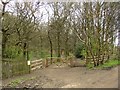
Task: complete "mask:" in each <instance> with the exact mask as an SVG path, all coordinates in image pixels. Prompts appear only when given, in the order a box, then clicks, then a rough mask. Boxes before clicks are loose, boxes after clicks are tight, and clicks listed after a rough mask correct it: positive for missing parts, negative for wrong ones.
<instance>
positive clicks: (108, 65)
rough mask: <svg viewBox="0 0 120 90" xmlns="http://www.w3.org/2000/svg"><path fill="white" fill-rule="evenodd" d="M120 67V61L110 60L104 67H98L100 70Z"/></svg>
mask: <svg viewBox="0 0 120 90" xmlns="http://www.w3.org/2000/svg"><path fill="white" fill-rule="evenodd" d="M117 65H120V61H118V60H109V61H108V62H106V63H104V64H103V65H100V66H98V68H106V67H114V66H117Z"/></svg>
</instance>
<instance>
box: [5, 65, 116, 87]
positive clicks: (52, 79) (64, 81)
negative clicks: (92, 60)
mask: <svg viewBox="0 0 120 90" xmlns="http://www.w3.org/2000/svg"><path fill="white" fill-rule="evenodd" d="M18 78H22V80H21V81H19V82H17V85H14V84H16V83H15V80H16V79H18ZM13 80H14V83H12V84H13V85H11V84H10V82H11V81H13ZM3 86H5V87H6V86H12V87H13V86H15V87H28V88H33V87H35V88H41V87H42V88H117V87H118V67H114V68H112V69H110V70H88V69H87V68H85V67H74V68H70V67H67V66H65V67H56V65H52V66H50V67H48V68H45V69H42V70H37V71H34V72H33V73H31V74H28V75H24V76H20V77H15V78H11V79H7V80H4V81H3Z"/></svg>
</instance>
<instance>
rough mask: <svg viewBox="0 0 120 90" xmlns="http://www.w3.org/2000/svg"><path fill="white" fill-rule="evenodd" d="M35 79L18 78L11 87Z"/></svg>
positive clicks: (11, 83)
mask: <svg viewBox="0 0 120 90" xmlns="http://www.w3.org/2000/svg"><path fill="white" fill-rule="evenodd" d="M33 79H35V77H31V78H18V79H15V80H12V81H11V82H10V83H9V85H10V86H11V87H16V86H17V85H19V84H20V83H22V82H23V81H27V80H33Z"/></svg>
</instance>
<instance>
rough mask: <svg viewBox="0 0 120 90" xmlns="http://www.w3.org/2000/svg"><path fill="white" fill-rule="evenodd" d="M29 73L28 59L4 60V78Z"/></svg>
mask: <svg viewBox="0 0 120 90" xmlns="http://www.w3.org/2000/svg"><path fill="white" fill-rule="evenodd" d="M26 73H29V66H28V65H27V61H26V60H18V61H17V60H2V78H3V79H4V78H9V77H12V76H16V75H22V74H26Z"/></svg>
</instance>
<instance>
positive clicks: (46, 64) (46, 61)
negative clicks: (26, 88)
mask: <svg viewBox="0 0 120 90" xmlns="http://www.w3.org/2000/svg"><path fill="white" fill-rule="evenodd" d="M45 67H48V59H47V58H46V60H45Z"/></svg>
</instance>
